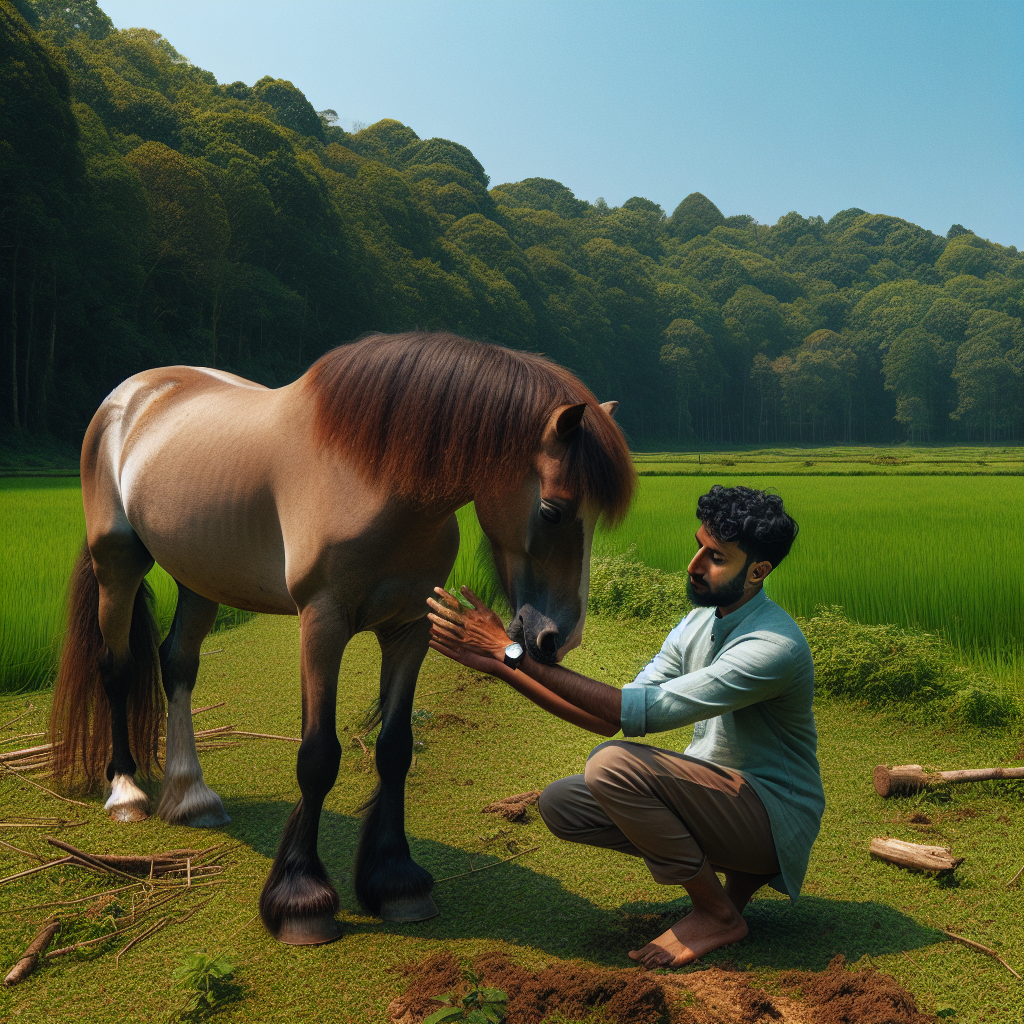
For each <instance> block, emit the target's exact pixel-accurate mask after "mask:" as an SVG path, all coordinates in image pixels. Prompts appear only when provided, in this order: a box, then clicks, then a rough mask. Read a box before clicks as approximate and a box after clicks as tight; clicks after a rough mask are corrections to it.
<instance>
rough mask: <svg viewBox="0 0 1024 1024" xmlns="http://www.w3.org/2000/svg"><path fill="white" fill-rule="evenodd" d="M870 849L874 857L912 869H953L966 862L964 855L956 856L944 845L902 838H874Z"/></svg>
mask: <svg viewBox="0 0 1024 1024" xmlns="http://www.w3.org/2000/svg"><path fill="white" fill-rule="evenodd" d="M869 850H870V853H871V856H872V857H877V858H878V859H879V860H884V861H887V862H888V863H889V864H895V865H896V866H897V867H901V868H909V869H910V870H911V871H930V872H945V871H953V870H954V869H955V868H958V867H959V866H960V865H961V864H963V862H964V858H963V857H954V856H953V854H952V853H950V851H949V850H948V849H947V848H946V847H944V846H922V845H921V844H919V843H905V842H903V840H902V839H881V838H877V839H872V840H871V846H870V847H869Z"/></svg>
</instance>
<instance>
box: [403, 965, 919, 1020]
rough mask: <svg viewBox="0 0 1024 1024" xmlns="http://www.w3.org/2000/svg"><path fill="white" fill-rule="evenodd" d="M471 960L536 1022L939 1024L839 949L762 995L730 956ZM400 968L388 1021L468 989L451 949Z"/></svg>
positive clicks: (421, 1013)
mask: <svg viewBox="0 0 1024 1024" xmlns="http://www.w3.org/2000/svg"><path fill="white" fill-rule="evenodd" d="M472 968H473V970H474V971H476V972H477V973H478V974H480V975H482V976H483V979H484V982H483V984H484V985H486V986H487V987H491V988H500V989H502V990H503V991H504V992H505V993H506V994H507V995H508V1015H507V1024H542V1022H543V1021H545V1020H547V1019H548V1018H549V1017H551V1016H552V1015H558V1016H560V1017H561V1018H563V1019H568V1020H574V1019H579V1018H582V1017H587V1016H588V1015H591V1014H594V1013H595V1011H596V1013H597V1014H598V1015H599V1016H600V1018H601V1020H602V1021H607V1022H609V1024H939V1020H938V1018H937V1017H933V1016H931V1015H929V1014H925V1013H921V1012H920V1011H919V1010H918V1008H917V1004H916V1002H915V1001H914V997H913V996H912V995H911V993H909V992H908V991H907V990H906V989H904V988H903V987H902V986H901V985H900V984H899V983H898V982H896V981H895V979H893V978H891V977H889V976H888V975H886V974H880V973H879V972H878V971H875V970H873V969H871V968H863V969H861V970H858V971H849V970H847V969H846V965H845V961H844V960H843V957H842V956H841V955H840V956H836V957H835V958H833V960H832V962H831V963H830V964H829V966H828V968H827V969H826V970H824V971H788V972H786V973H784V974H783V975H782V977H781V986H782V988H783V989H784V990H785V991H786V993H787V994H786V995H769V994H768V993H767V992H765V991H764V990H762V989H760V988H758V987H757V986H756V985H755V984H753V983H752V979H751V978H750V976H749V975H747V974H745V973H744V972H743V971H741V970H737V969H735V968H733V967H732V966H731V965H730V964H728V963H726V964H724V965H722V966H718V967H708V968H705V969H703V970H697V971H692V972H690V973H687V974H653V973H651V972H649V971H645V970H643V969H642V968H639V967H637V968H632V969H614V968H599V967H589V966H586V965H584V964H579V963H573V962H557V963H554V964H552V965H550V966H548V967H545V968H543V969H542V970H539V971H531V970H528V969H526V968H524V967H520V966H518V965H517V964H515V963H513V962H512V961H511V960H510V959H509V957H508V956H507V955H506V954H505V953H502V952H499V951H497V950H495V951H493V952H489V953H482V954H481V955H480V956H478V957H477V958H476V959H475V960H474V961H473V964H472ZM402 973H403V974H404V975H405V977H406V978H408V979H409V981H408V985H407V987H406V990H405V992H404V993H403V994H402V995H401V996H399V997H398V998H397V999H395V1000H393V1001H392V1003H391V1005H390V1006H389V1007H388V1015H389V1017H390V1018H391V1020H392V1021H393V1022H394V1024H420V1022H421V1021H422V1020H423V1019H424V1018H425V1017H427V1016H429V1015H430V1014H431V1013H433V1012H434V1011H435V1010H437V1009H438V1008H439V1007H440V1005H441V1004H440V1003H438V1002H436V1001H435V1000H434V999H433V998H432V997H434V996H439V995H442V994H443V993H445V992H451V991H463V990H468V983H467V982H466V981H465V980H464V979H463V974H462V965H461V964H460V962H459V961H458V960H457V959H456V958H455V957H454V956H453V955H452V954H451V953H435V954H434V955H433V956H429V957H427V958H426V959H425V960H422V961H420V962H419V963H415V964H409V965H407V966H406V967H405V968H403V971H402Z"/></svg>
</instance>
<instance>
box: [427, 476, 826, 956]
mask: <svg viewBox="0 0 1024 1024" xmlns="http://www.w3.org/2000/svg"><path fill="white" fill-rule="evenodd" d="M697 517H698V519H699V520H700V523H701V525H700V528H699V529H698V531H697V534H696V540H697V545H698V549H697V553H696V554H695V555H694V557H693V560H692V561H691V562H690V565H689V567H688V569H687V573H688V584H687V590H688V593H689V596H690V600H691V602H692V603H693V604H694V606H695V607H694V610H693V611H691V612H690V613H689V614H688V615H687V616H686V617H685V618H684V619H683V621H682V622H680V623H679V625H678V626H676V628H675V629H673V630H672V632H671V633H669V635H668V637H667V638H666V640H665V642H664V644H663V645H662V648H661V650H660V651H659V652H658V654H657V655H656V656H655V657H654V658H653V660H652V661H651V662H650V664H648V665H647V667H646V668H645V669H644V670H643V671H642V672H640V674H639V675H638V676H637V677H636V679H634V680H633V682H631V683H627V684H626V686H624V687H623V688H622V689H621V690H619V689H617V688H616V687H614V686H609V685H607V684H605V683H602V682H599V681H597V680H595V679H590V678H588V677H586V676H582V675H579V674H578V673H576V672H572V671H571V670H569V669H566V668H564V667H563V666H561V665H542V664H540V663H538V662H535V661H533V660H532V659H531V658H530V657H529V655H528V654H525V653H523V652H522V650H521V648H520V647H519V645H518V644H515V645H511V648H510V645H509V639H508V636H507V634H506V633H505V630H504V628H503V626H502V623H501V620H500V619H499V618H498V616H497V615H495V614H494V613H493V612H491V611H490V610H489V609H487V608H486V606H484V605H483V604H482V603H481V602H480V601H479V600H477V599H476V598H475V597H474V596H473V595H472V594H469V593H468V592H466V593H467V596H468V597H469V598H470V600H471V601H472V603H473V608H472V609H464V608H460V607H459V606H458V602H457V601H455V599H454V598H453V597H452V596H451V595H449V594H447V593H445V592H444V591H442V590H440V589H439V590H438V594H439V595H440V596H441V598H442V600H441V601H435V600H433V599H431V600H430V601H429V604H430V605H431V608H432V609H433V610H432V613H431V615H430V619H431V621H432V622H433V630H432V635H433V639H432V642H431V646H433V647H434V648H435V649H436V650H438V651H441V652H442V653H443V654H446V655H448V656H449V657H451V658H453V659H455V660H456V661H459V662H461V663H462V664H465V665H468V666H470V667H472V668H476V669H478V670H481V671H485V672H489V673H491V674H493V675H496V676H498V677H499V678H501V679H504V680H505V681H506V682H509V683H510V684H511V685H513V686H514V687H515V688H516V689H517V690H519V691H520V692H523V693H525V694H526V695H527V696H530V697H531V698H532V699H534V700H536V702H537V703H539V704H541V705H542V706H546V707H548V708H549V710H554V711H555V713H556V714H560V715H561V717H563V718H566V719H568V720H569V721H576V723H577V724H581V725H583V726H584V727H587V728H591V729H592V730H593V731H596V732H601V733H603V734H604V735H611V734H612V732H611V730H613V729H614V730H618V729H619V728H621V729H622V733H623V735H624V736H646V735H647V734H648V733H654V732H664V731H667V730H670V729H678V728H680V727H681V726H684V725H690V724H694V730H693V740H692V742H691V743H690V745H689V746H688V747H687V748H686V750H685V751H684V752H683V753H679V752H677V751H674V750H665V749H662V748H659V747H654V746H649V745H647V744H641V743H630V742H628V741H625V740H612V741H610V742H607V743H602V744H601V745H600V746H598V747H596V748H595V749H594V750H593V751H592V752H591V754H590V757H589V758H588V759H587V763H586V767H585V769H584V772H583V774H582V775H572V776H570V777H569V778H566V779H560V780H558V781H557V782H553V783H552V784H551V785H550V786H548V787H547V789H545V790H544V793H543V795H542V797H541V800H540V803H539V810H540V814H541V817H542V818H543V819H544V822H545V824H546V825H547V826H548V828H549V829H550V830H551V831H552V832H553V833H554V834H555V835H556V836H558V837H559V838H561V839H566V840H569V841H570V842H576V843H587V844H589V845H591V846H603V847H606V848H608V849H612V850H618V851H620V852H621V853H625V854H629V855H631V856H634V857H642V858H643V860H644V862H645V863H646V865H647V867H648V870H649V871H650V872H651V875H652V876H653V878H654V879H655V881H657V882H660V883H661V884H663V885H680V886H682V887H683V888H684V889H685V890H686V892H687V893H688V894H689V896H690V899H691V901H692V904H693V909H692V910H691V912H690V913H689V914H687V915H686V916H685V917H683V918H682V919H681V920H679V921H677V922H676V923H675V924H674V925H672V927H671V928H669V929H668V930H667V931H666V932H664V934H662V935H659V936H658V937H657V938H655V939H653V940H652V941H651V942H650V943H648V944H647V945H646V946H644V948H643V949H639V950H631V951H630V952H629V955H630V956H631V957H632V958H633V959H634V960H638V961H640V962H641V963H643V964H644V965H645V966H647V967H681V966H682V965H683V964H686V963H689V962H690V961H691V960H695V959H697V958H698V957H700V956H703V955H704V954H705V953H709V952H710V951H711V950H714V949H718V948H719V947H720V946H724V945H727V944H729V943H732V942H738V941H740V940H741V939H743V938H744V937H745V936H746V935H747V924H746V922H745V921H744V920H743V916H742V914H743V910H744V908H745V907H746V905H747V903H748V902H749V901H750V898H751V897H752V896H753V894H754V893H755V892H756V891H757V890H758V889H759V888H761V886H763V885H770V886H772V887H773V888H775V889H777V890H779V891H780V892H783V893H786V894H787V895H789V896H790V897H791V898H792V899H795V898H796V897H797V895H798V894H799V892H800V886H801V884H802V882H803V878H804V874H805V872H806V870H807V863H808V859H809V857H810V851H811V845H812V844H813V842H814V839H815V837H816V836H817V834H818V828H819V826H820V823H821V816H822V813H823V811H824V808H825V797H824V793H823V791H822V787H821V775H820V772H819V769H818V761H817V757H816V749H817V732H816V730H815V725H814V715H813V711H812V699H813V695H814V667H813V664H812V661H811V652H810V650H809V648H808V646H807V641H806V640H805V639H804V636H803V634H802V633H801V632H800V628H799V627H798V626H797V624H796V623H795V622H794V621H793V619H792V618H791V617H790V616H789V615H788V614H787V613H786V612H784V611H783V610H782V609H781V608H780V607H779V606H778V605H776V604H775V603H774V602H772V601H770V600H769V599H768V597H767V595H766V594H765V593H764V589H763V586H764V580H765V577H767V576H768V574H769V573H770V572H772V571H773V570H774V569H775V568H777V567H778V565H779V563H780V562H781V561H782V559H783V558H785V556H786V554H787V553H788V552H789V549H790V547H791V545H792V543H793V540H794V538H795V537H796V533H797V524H796V523H795V522H794V521H793V519H792V518H791V517H790V516H789V515H787V513H786V512H785V510H784V508H783V504H782V500H781V498H779V497H778V496H777V495H772V494H765V493H763V492H761V491H754V490H751V489H750V488H747V487H731V488H723V487H721V486H719V485H715V486H714V487H712V488H711V490H710V492H709V493H707V494H705V495H704V496H703V497H702V498H700V499H699V501H698V502H697ZM537 684H540V685H539V686H538V685H537ZM577 712H578V713H577ZM595 723H596V725H595ZM605 726H607V728H604V727H605ZM719 874H721V875H722V876H723V877H724V879H725V885H724V887H723V885H722V883H721V882H720V881H719V879H718V875H719Z"/></svg>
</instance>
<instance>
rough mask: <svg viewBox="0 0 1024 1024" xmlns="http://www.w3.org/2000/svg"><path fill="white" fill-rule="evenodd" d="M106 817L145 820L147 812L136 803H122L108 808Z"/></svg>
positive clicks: (118, 819)
mask: <svg viewBox="0 0 1024 1024" xmlns="http://www.w3.org/2000/svg"><path fill="white" fill-rule="evenodd" d="M108 811H109V813H108V817H109V818H110V820H111V821H145V820H146V819H147V818H148V817H149V814H147V813H146V811H145V810H144V809H143V808H141V807H139V805H138V804H123V805H121V806H118V807H110V808H108Z"/></svg>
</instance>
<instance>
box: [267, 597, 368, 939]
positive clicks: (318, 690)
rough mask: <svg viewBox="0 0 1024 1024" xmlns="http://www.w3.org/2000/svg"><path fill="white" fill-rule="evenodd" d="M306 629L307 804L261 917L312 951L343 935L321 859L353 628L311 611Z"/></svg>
mask: <svg viewBox="0 0 1024 1024" xmlns="http://www.w3.org/2000/svg"><path fill="white" fill-rule="evenodd" d="M300 622H301V626H302V744H301V746H300V747H299V756H298V765H297V767H298V773H297V774H298V779H299V789H300V790H301V791H302V799H301V800H300V801H299V802H298V805H297V806H296V808H295V810H294V811H292V813H291V817H289V819H288V823H287V824H286V825H285V828H284V834H283V835H282V836H281V844H280V846H278V848H277V855H276V856H275V857H274V866H273V867H272V868H271V869H270V875H269V876H268V878H267V881H266V884H265V885H264V887H263V892H262V894H261V895H260V917H262V919H263V924H264V925H265V926H266V928H267V931H269V932H270V934H271V935H273V936H274V938H276V939H279V940H280V941H281V942H287V943H291V944H292V945H297V946H311V945H317V944H319V943H322V942H332V941H333V940H334V939H336V938H338V936H339V935H340V934H341V929H340V928H339V927H338V923H337V921H335V920H334V915H335V914H336V913H337V912H338V906H339V903H338V894H337V892H336V891H335V889H334V886H333V885H331V881H330V879H329V878H328V876H327V871H326V870H325V868H324V866H323V864H322V862H321V861H320V857H319V854H318V853H317V832H318V831H319V828H320V812H321V810H322V809H323V805H324V798H325V797H326V796H327V794H328V793H329V792H330V791H331V787H332V786H333V785H334V780H335V779H336V778H337V777H338V768H339V766H340V765H341V744H340V743H339V742H338V734H337V732H336V727H335V710H336V704H337V698H338V670H339V668H340V667H341V656H342V653H343V652H344V650H345V644H346V643H348V639H349V635H350V633H349V625H348V623H347V621H346V620H345V618H344V616H343V615H342V614H341V613H340V612H339V610H338V609H337V608H336V607H333V606H330V605H326V604H325V605H317V604H311V605H307V606H306V607H305V608H303V610H302V612H301V615H300Z"/></svg>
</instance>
